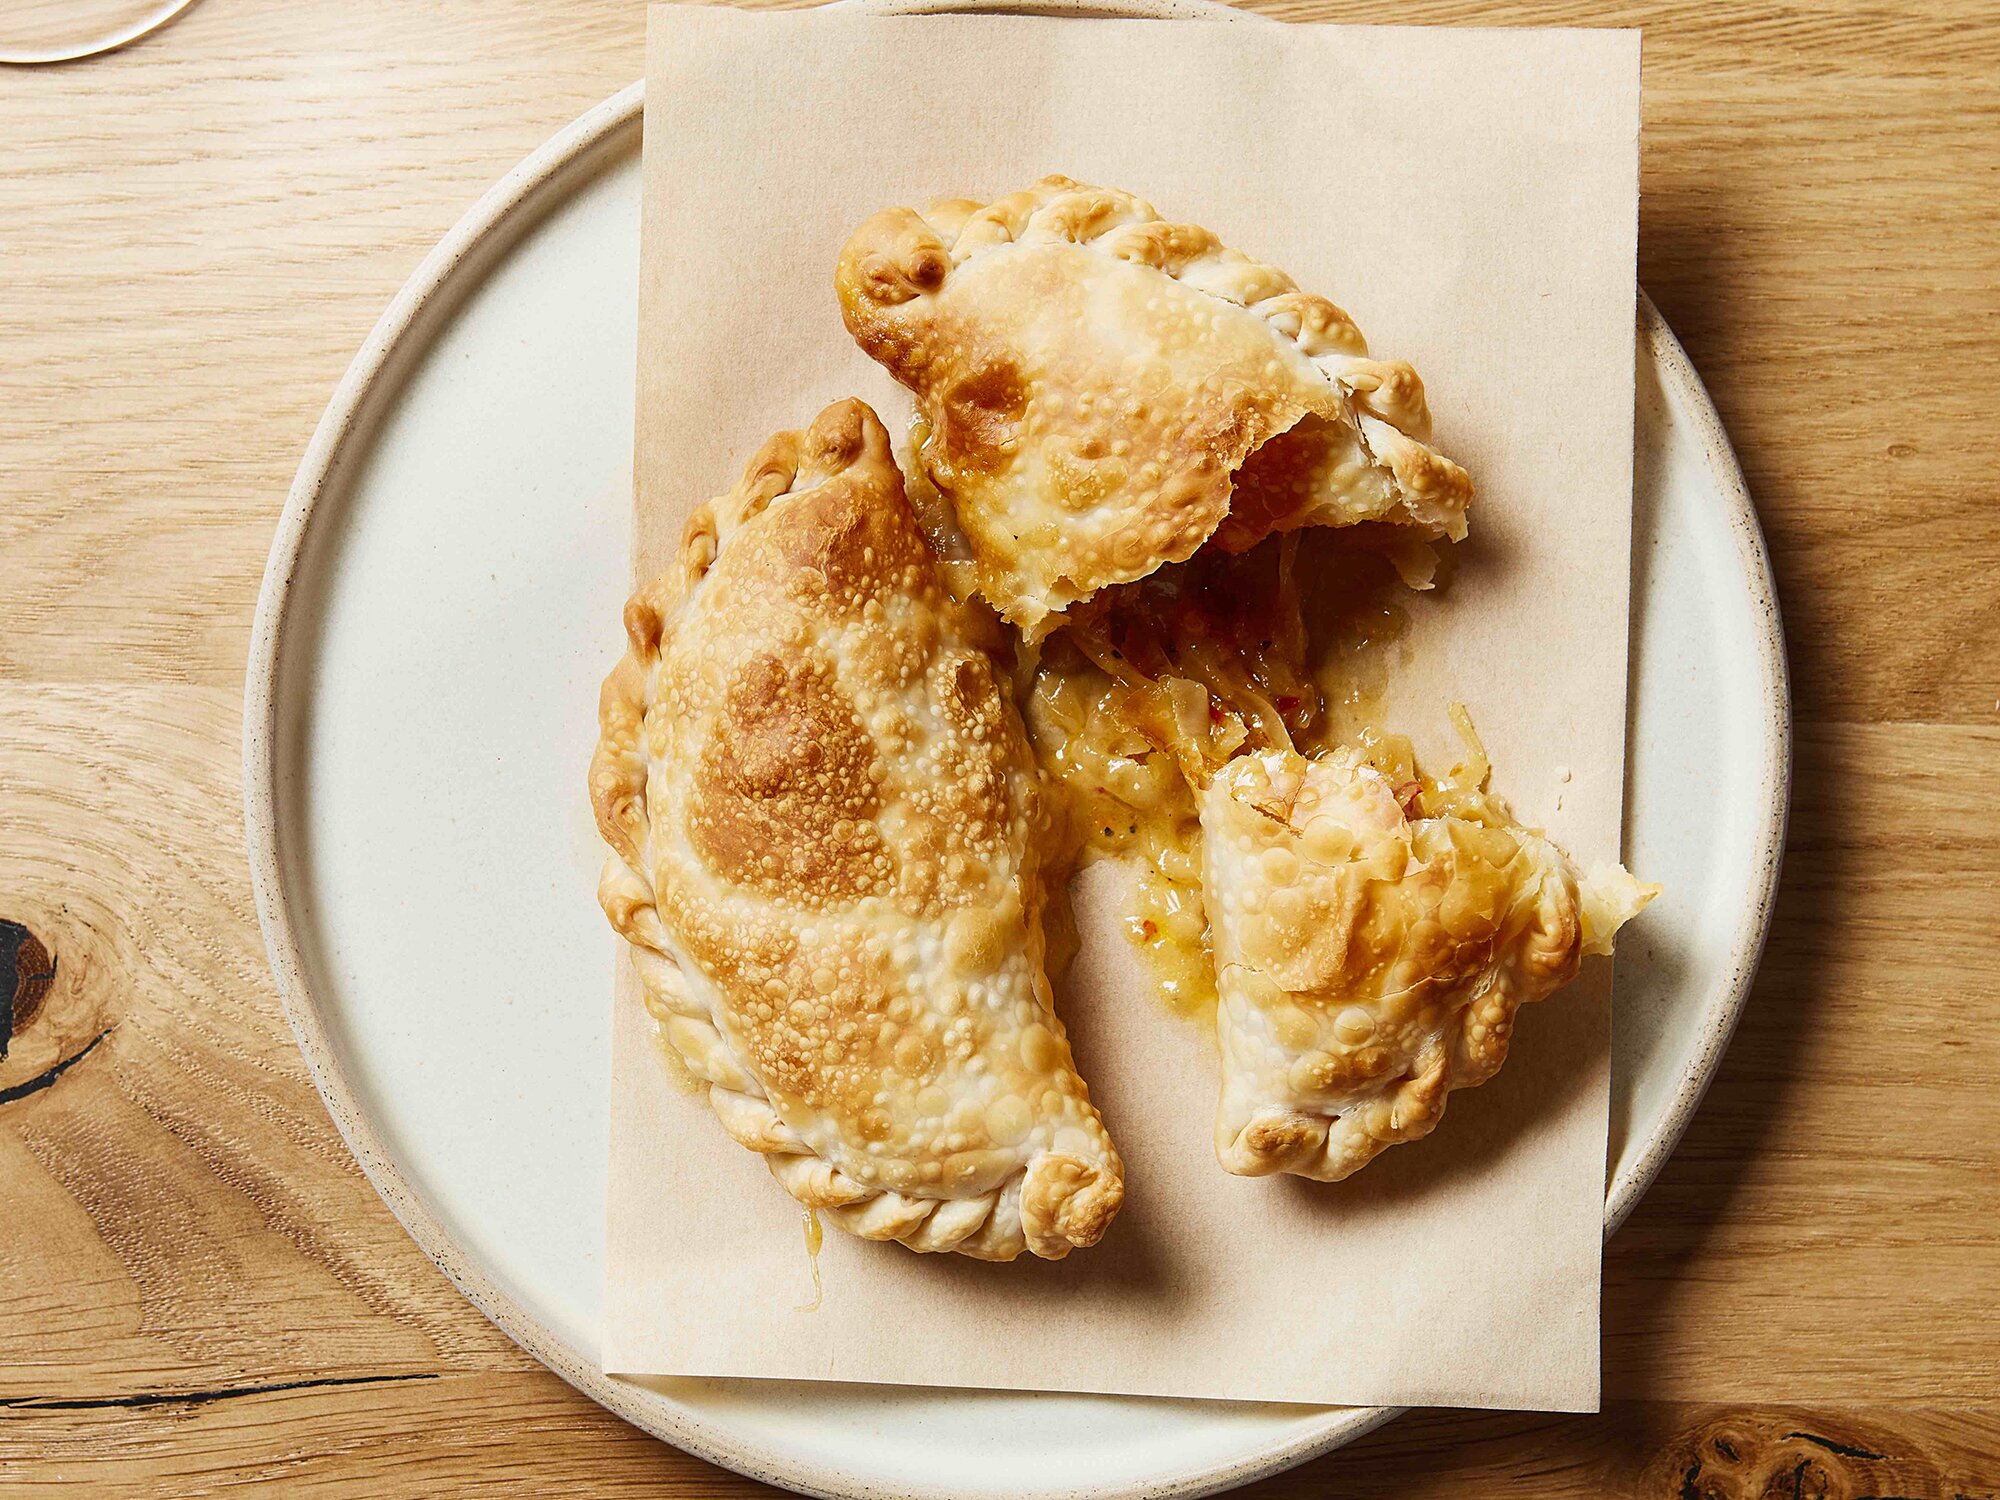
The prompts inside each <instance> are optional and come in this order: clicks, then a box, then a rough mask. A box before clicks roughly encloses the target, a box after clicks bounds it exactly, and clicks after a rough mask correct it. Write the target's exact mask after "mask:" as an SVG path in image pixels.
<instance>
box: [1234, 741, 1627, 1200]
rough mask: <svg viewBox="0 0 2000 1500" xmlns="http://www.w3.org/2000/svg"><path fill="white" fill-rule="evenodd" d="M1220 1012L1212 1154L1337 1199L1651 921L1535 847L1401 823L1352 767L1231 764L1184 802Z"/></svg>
mask: <svg viewBox="0 0 2000 1500" xmlns="http://www.w3.org/2000/svg"><path fill="white" fill-rule="evenodd" d="M1200 804H1201V828H1202V842H1203V855H1204V861H1203V873H1202V895H1203V900H1204V902H1205V903H1206V905H1207V908H1208V917H1209V922H1210V924H1211V930H1212V932H1213V937H1214V943H1215V963H1216V972H1217V978H1218V980H1219V990H1220V996H1221V1004H1220V1007H1219V1010H1218V1016H1217V1027H1218V1038H1219V1040H1220V1043H1221V1048H1222V1100H1221V1105H1220V1108H1219V1110H1218V1112H1217V1116H1216V1129H1215V1149H1216V1155H1217V1156H1218V1157H1219V1158H1220V1159H1221V1162H1222V1165H1223V1166H1224V1167H1225V1168H1226V1169H1228V1170H1229V1171H1231V1172H1237V1173H1241V1174H1244V1175H1247V1176H1259V1175H1262V1174H1264V1173H1267V1172H1295V1173H1298V1174H1299V1175H1300V1176H1303V1177H1316V1178H1319V1179H1321V1180H1323V1181H1337V1180H1339V1179H1340V1178H1343V1177H1346V1176H1348V1175H1349V1174H1350V1173H1352V1172H1355V1171H1358V1170H1359V1169H1360V1168H1362V1167H1364V1166H1366V1165H1367V1164H1368V1162H1370V1161H1371V1160H1373V1159H1374V1157H1375V1156H1376V1154H1377V1153H1379V1152H1380V1151H1382V1150H1383V1149H1384V1148H1385V1147H1388V1146H1393V1145H1397V1144H1399V1143H1401V1142H1404V1141H1413V1140H1416V1139H1418V1138H1419V1137H1421V1136H1425V1135H1428V1134H1429V1133H1430V1131H1431V1129H1432V1127H1434V1126H1435V1125H1436V1124H1437V1122H1438V1121H1439V1119H1441V1118H1442V1117H1443V1115H1444V1107H1445V1096H1446V1095H1447V1094H1449V1093H1450V1092H1451V1090H1453V1089H1456V1088H1470V1087H1473V1086H1474V1085H1476V1084H1481V1083H1484V1082H1485V1081H1486V1080H1487V1079H1488V1078H1490V1077H1492V1076H1493V1073H1494V1071H1495V1070H1496V1069H1498V1068H1499V1066H1500V1064H1501V1063H1502V1062H1504V1061H1505V1060H1506V1057H1507V1046H1508V1041H1509V1039H1510V1037H1511V1035H1512V1032H1513V1024H1514V1012H1515V1011H1516V1010H1517V1009H1519V1008H1520V1007H1521V1006H1522V1005H1524V1004H1526V1003H1528V1002H1529V1001H1532V1000H1540V999H1542V998H1543V997H1545V996H1547V995H1549V994H1551V993H1553V992H1554V991H1555V990H1556V989H1558V988H1560V987H1561V986H1562V985H1564V984H1567V983H1568V982H1569V981H1570V980H1571V979H1572V978H1574V977H1575V975H1576V972H1577V969H1578V966H1579V965H1580V963H1581V962H1582V959H1583V956H1584V955H1585V954H1586V953H1609V952H1610V951H1611V939H1612V935H1613V933H1615V932H1616V931H1617V930H1618V928H1619V926H1620V925H1621V924H1623V923H1624V922H1625V921H1626V920H1628V919H1629V918H1631V917H1632V916H1634V915H1636V914H1637V913H1638V911H1639V910H1640V908H1642V907H1643V906H1645V904H1646V903H1647V902H1648V901H1649V900H1651V899H1652V897H1653V895H1654V893H1655V891H1656V890H1657V887H1649V886H1642V885H1640V884H1639V883H1638V882H1637V881H1635V880H1634V879H1633V878H1632V877H1631V876H1630V875H1629V874H1627V873H1626V872H1625V870H1624V869H1623V868H1622V867H1620V866H1617V865H1610V866H1600V867H1598V868H1595V869H1593V870H1592V871H1591V872H1590V873H1589V874H1588V875H1580V874H1579V873H1578V872H1577V870H1576V867H1575V866H1574V865H1573V864H1572V863H1571V862H1570V860H1569V858H1568V856H1567V855H1565V854H1564V853H1563V852H1562V851H1561V850H1560V849H1558V848H1557V847H1556V846H1555V845H1554V844H1552V843H1550V842H1549V841H1548V840H1547V839H1546V838H1544V837H1543V836H1542V835H1540V834H1539V833H1536V832H1533V831H1532V830H1529V829H1524V828H1521V827H1518V826H1511V825H1509V826H1498V825H1497V823H1496V822H1495V821H1493V820H1491V819H1490V818H1489V819H1488V820H1485V821H1481V820H1476V819H1472V818H1466V817H1459V816H1451V815H1447V816H1440V817H1410V816H1406V814H1405V812H1404V808H1403V806H1402V805H1401V803H1399V801H1398V797H1397V790H1396V788H1394V787H1392V786H1391V785H1390V783H1389V780H1388V778H1386V777H1385V776H1383V775H1381V774H1380V773H1379V772H1377V771H1375V770H1374V769H1372V768H1370V767H1369V766H1366V765H1364V764H1362V763H1361V762H1360V761H1359V760H1358V759H1357V758H1356V756H1355V755H1354V754H1353V752H1350V751H1335V752H1333V753H1332V754H1330V755H1327V756H1324V757H1322V758H1320V759H1318V760H1307V759H1305V758H1304V757H1302V756H1299V755H1296V754H1293V753H1292V752H1290V751H1271V752H1267V753H1263V754H1257V755H1247V756H1242V757H1239V758H1238V759H1236V760H1232V761H1230V762H1229V763H1228V764H1227V765H1225V766H1224V767H1223V768H1222V769H1221V770H1220V771H1219V772H1218V773H1217V774H1216V775H1215V777H1214V779H1213V780H1212V781H1211V782H1210V783H1209V785H1208V787H1207V789H1206V790H1205V791H1203V792H1202V793H1201V794H1200Z"/></svg>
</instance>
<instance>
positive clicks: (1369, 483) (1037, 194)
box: [836, 177, 1471, 641]
mask: <svg viewBox="0 0 2000 1500" xmlns="http://www.w3.org/2000/svg"><path fill="white" fill-rule="evenodd" d="M836 284H837V289H838V292H839V296H840V307H841V313H842V316H843V317H844V318H845V319H846V322H847V327H848V330H849V331H850V332H851V333H852V334H853V335H854V337H855V339H856V340H857V341H858V342H859V343H860V345H861V347H862V348H863V349H864V350H866V351H867V352H868V353H869V354H870V355H871V356H873V357H874V358H875V359H877V360H879V361H880V362H881V363H882V364H883V365H884V366H886V367H887V368H888V370H889V372H890V374H892V375H894V376H895V377H896V379H897V380H899V381H901V382H902V383H903V384H904V385H905V386H907V387H909V389H910V390H911V391H912V392H913V393H914V394H915V396H916V403H917V411H918V416H919V418H920V420H921V423H922V424H923V429H924V430H926V431H927V436H925V437H924V439H923V441H922V443H921V445H920V447H919V450H918V457H919V459H920V461H921V462H922V464H923V466H924V468H925V470H926V471H927V473H928V475H929V477H930V479H931V480H932V481H933V482H934V483H935V484H936V485H937V487H938V489H939V490H940V491H941V492H942V493H943V494H944V496H945V497H946V498H947V499H949V500H950V502H951V503H952V506H953V508H954V509H955V511H956V513H957V519H958V524H959V527H960V529H961V530H962V531H963V532H964V534H965V537H966V540H967V542H968V544H969V546H970V549H971V552H972V555H973V558H974V561H975V563H976V565H977V575H978V583H979V588H980V591H981V592H982V593H983V594H984V595H985V596H986V598H987V599H989V600H990V601H991V602H992V603H993V605H994V606H995V607H996V608H997V609H998V610H999V611H1000V613H1001V614H1002V615H1003V616H1004V617H1005V618H1006V619H1007V620H1009V621H1010V622H1012V623H1013V624H1015V625H1017V626H1019V627H1020V628H1021V630H1022V631H1023V633H1024V634H1025V635H1026V636H1027V637H1028V638H1029V640H1031V641H1032V640H1035V639H1037V638H1039V637H1040V636H1041V635H1043V634H1045V633H1046V632H1047V631H1048V630H1049V629H1051V628H1053V626H1054V624H1055V623H1056V622H1054V621H1052V620H1051V619H1050V618H1049V617H1050V616H1051V615H1053V614H1056V613H1059V612H1060V611H1062V610H1063V609H1064V608H1066V607H1067V606H1069V605H1070V604H1073V603H1075V602H1076V601H1077V600H1079V599H1084V598H1087V597H1089V596H1090V595H1091V594H1093V593H1095V592H1096V591H1097V590H1098V589H1101V588H1104V587H1105V586H1106V585H1108V584H1114V583H1126V582H1130V581H1131V580H1133V579H1136V578H1141V577H1144V576H1145V575H1146V574H1148V573H1150V572H1152V571H1153V569H1155V568H1157V567H1159V566H1160V565H1161V564H1163V563H1169V562H1179V561H1182V560H1183V559H1185V558H1187V557H1188V556H1190V555H1191V554H1192V553H1193V552H1194V551H1195V549H1196V548H1198V547H1200V546H1201V545H1202V544H1203V543H1204V542H1206V541H1208V540H1209V538H1210V537H1214V538H1215V540H1216V545H1217V546H1219V547H1222V548H1224V549H1226V550H1229V551H1241V550H1243V549H1245V548H1247V547H1249V546H1251V545H1253V544H1254V543H1255V542H1257V541H1258V540H1260V539H1261V538H1263V537H1264V536H1267V535H1269V534H1270V533H1272V532H1274V531H1282V530H1289V529H1291V528H1293V527H1298V526H1306V525H1347V524H1351V523H1354V522H1358V521H1389V522H1396V523H1400V524H1403V525H1406V526H1409V527H1413V528H1415V529H1416V531H1417V532H1418V533H1420V534H1422V535H1424V536H1428V537H1439V536H1451V537H1458V536H1462V535H1463V534H1464V530H1465V506H1466V502H1467V500H1468V499H1469V498H1470V495H1471V485H1470V482H1469V481H1468V480H1467V478H1466V475H1465V471H1464V470H1463V469H1461V468H1459V466H1458V465H1457V464H1455V463H1453V462H1452V461H1451V460H1450V459H1448V458H1445V457H1444V456H1443V455H1441V454H1439V453H1437V452H1435V451H1434V450H1432V449H1431V448H1430V447H1428V446H1427V445H1426V443H1425V442H1424V439H1425V438H1426V437H1427V436H1428V435H1429V431H1430V414H1429V411H1428V409H1427V408H1426V406H1425V403H1424V389H1423V384H1422V382H1421V381H1419V380H1418V379H1417V375H1416V372H1415V371H1414V370H1412V369H1411V368H1410V367H1409V366H1408V365H1407V364H1404V363H1402V362H1401V361H1396V360H1388V361H1385V360H1376V359H1371V358H1370V357H1369V355H1368V346H1367V344H1366V343H1365V341H1364V340H1363V339H1362V337H1361V334H1360V332H1359V331H1358V330H1357V329H1356V328H1355V326H1354V324H1353V322H1352V321H1351V320H1350V319H1349V318H1348V316H1347V314H1346V313H1344V312H1342V311H1341V310H1340V309H1339V308H1337V307H1335V306H1334V305H1333V304H1332V303H1331V302H1329V301H1327V300H1326V299H1325V298H1324V297H1318V296H1314V295H1312V294H1310V293H1307V292H1302V291H1300V290H1299V289H1298V287H1297V286H1296V285H1295V284H1294V283H1293V282H1292V280H1291V278H1290V277H1288V276H1286V275H1285V274H1284V273H1283V272H1280V271H1277V270H1274V269H1272V268H1271V267H1270V266H1266V265H1262V264H1259V263H1258V262H1257V261H1254V260H1252V259H1250V258H1249V257H1248V256H1246V255H1244V254H1242V253H1241V252H1240V251H1236V250H1231V249H1229V248H1227V247H1225V246H1224V245H1223V244H1222V243H1221V241H1219V240H1218V239H1217V238H1216V237H1215V236H1214V235H1213V234H1211V233H1209V232H1208V231H1207V230H1205V229H1199V228H1196V227H1195V226H1193V225H1191V224H1169V223H1166V222H1164V221H1162V220H1161V218H1160V216H1159V215H1158V214H1157V213H1155V212H1154V211H1153V208H1152V206H1151V205H1150V204H1148V203H1146V202H1144V201H1142V200H1141V199H1138V198H1135V197H1133V196H1132V195H1131V194H1129V193H1122V192H1117V191H1115V190H1112V189H1107V188H1094V187H1085V186H1083V185H1082V184H1080V183H1076V182H1072V181H1070V179H1068V178H1066V177H1048V178H1044V179H1043V180H1042V181H1041V182H1039V183H1037V184H1036V185H1035V186H1034V187H1032V188H1030V189H1028V190H1027V191H1026V192H1022V193H1015V194H1014V195H1013V196H1011V197H1007V198H1002V199H1000V200H999V201H998V202H996V203H990V204H987V205H985V206H984V207H981V206H980V205H978V204H974V203H968V202H962V201H960V202H947V203H941V204H938V205H936V206H934V207H933V208H931V209H930V210H929V212H928V213H924V214H919V213H917V212H915V211H914V210H912V209H907V208H895V209H889V210H887V211H886V212H883V213H879V214H877V215H876V216H875V217H874V218H872V219H870V220H868V222H867V223H865V224H863V225H862V226H861V228H860V229H858V230H857V231H856V232H855V234H854V236H853V238H852V239H850V240H849V241H848V243H847V247H846V248H845V249H844V250H843V251H842V252H841V256H840V263H839V268H838V271H837V274H836Z"/></svg>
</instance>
